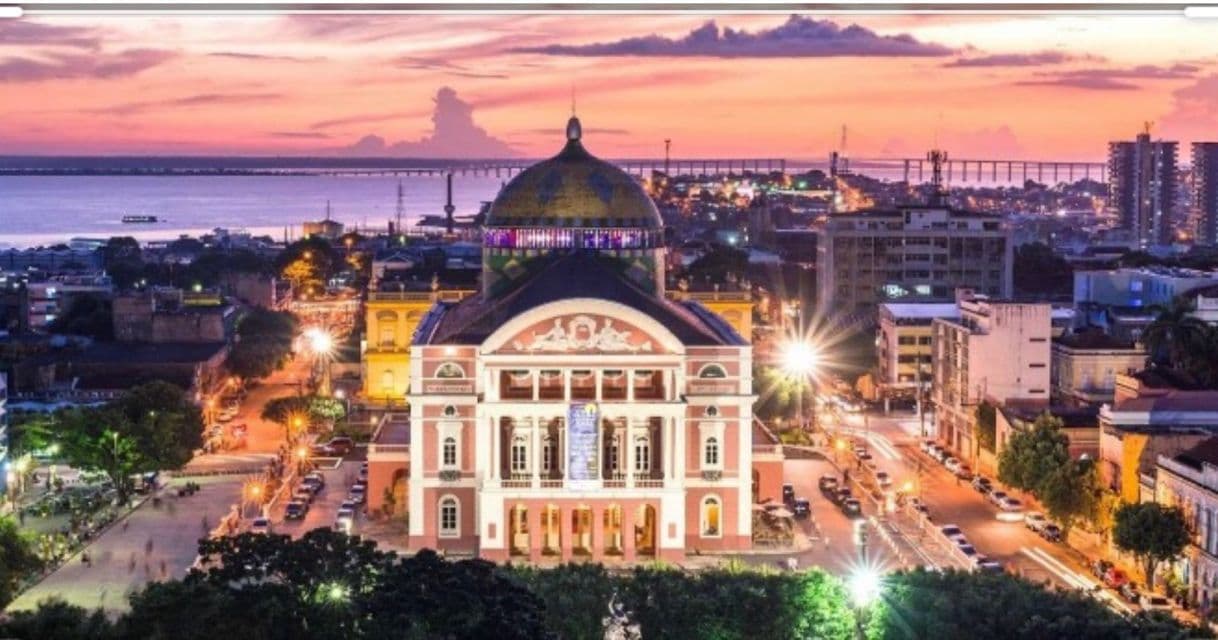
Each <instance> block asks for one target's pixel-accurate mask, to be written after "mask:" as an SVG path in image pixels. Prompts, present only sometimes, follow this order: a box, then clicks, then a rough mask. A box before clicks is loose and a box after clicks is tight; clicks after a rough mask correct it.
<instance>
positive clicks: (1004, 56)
mask: <svg viewBox="0 0 1218 640" xmlns="http://www.w3.org/2000/svg"><path fill="white" fill-rule="evenodd" d="M1079 60H1090V61H1099V60H1100V58H1098V57H1095V56H1075V55H1071V54H1068V53H1066V52H1064V51H1035V52H1032V53H995V54H990V55H985V56H978V57H975V58H957V59H955V60H953V61H951V62H948V63H947V64H944V65H943V66H945V67H1038V66H1042V65H1051V64H1064V63H1067V62H1076V61H1079Z"/></svg>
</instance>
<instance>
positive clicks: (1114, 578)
mask: <svg viewBox="0 0 1218 640" xmlns="http://www.w3.org/2000/svg"><path fill="white" fill-rule="evenodd" d="M1126 582H1129V575H1128V574H1126V573H1125V572H1124V571H1123V570H1121V569H1119V568H1117V567H1108V570H1107V571H1105V572H1104V584H1106V585H1108V586H1109V587H1110V588H1113V589H1119V588H1121V585H1123V584H1125V583H1126Z"/></svg>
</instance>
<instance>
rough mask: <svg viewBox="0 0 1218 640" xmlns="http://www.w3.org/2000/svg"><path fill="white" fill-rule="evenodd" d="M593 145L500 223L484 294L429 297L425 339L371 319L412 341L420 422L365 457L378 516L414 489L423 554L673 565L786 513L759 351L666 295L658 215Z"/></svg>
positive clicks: (574, 131) (504, 213)
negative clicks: (755, 378)
mask: <svg viewBox="0 0 1218 640" xmlns="http://www.w3.org/2000/svg"><path fill="white" fill-rule="evenodd" d="M581 137H582V135H581V131H580V124H579V121H578V120H576V119H575V118H572V119H571V121H570V122H569V123H568V126H567V141H566V146H565V147H564V148H563V149H562V151H561V152H560V153H559V154H558V155H556V156H554V157H553V158H550V159H549V160H545V161H542V162H540V163H538V164H536V165H534V166H532V167H530V168H528V169H526V170H525V171H523V172H522V173H521V174H520V175H518V176H517V177H516V178H515V179H513V180H512V181H510V182H509V183H508V184H507V185H506V186H505V187H504V188H503V190H502V192H501V193H500V194H499V196H498V198H497V199H496V200H495V201H494V203H493V204H492V205H491V207H490V210H489V213H488V215H487V218H486V221H485V228H484V230H483V231H484V247H483V276H484V279H483V282H482V287H481V290H480V291H478V292H477V293H475V294H473V295H470V296H468V297H464V298H460V299H457V298H455V297H454V298H453V299H452V300H445V299H444V297H443V296H435V297H434V298H433V300H434V302H433V303H432V305H431V306H430V309H429V310H428V311H427V312H426V313H425V314H424V315H423V316H422V318H421V319H419V320H418V321H417V326H416V325H415V323H414V322H413V321H409V320H407V319H404V318H399V317H397V316H392V317H391V315H392V312H391V311H389V310H388V309H385V308H381V309H379V310H376V311H375V312H374V311H373V309H372V302H371V301H370V305H369V307H370V308H369V332H370V335H371V333H372V332H374V331H375V332H377V337H376V340H377V343H378V344H381V345H389V347H388V348H391V349H392V348H395V347H394V346H393V345H398V344H402V342H401V341H402V339H403V338H404V337H406V336H402V335H399V333H400V332H401V331H402V330H409V332H410V333H409V335H408V340H409V382H408V391H407V392H406V395H405V400H406V402H407V403H408V404H409V413H408V414H406V413H405V412H391V413H389V414H387V418H386V420H385V422H384V426H383V427H382V429H381V436H380V437H378V439H377V440H376V441H375V442H373V443H372V444H371V445H370V447H369V453H368V461H369V489H368V496H369V508H370V509H377V508H380V507H382V506H384V504H385V501H384V499H383V497H382V496H383V495H393V494H394V492H395V491H399V490H400V491H402V494H403V495H402V499H401V500H395V501H394V503H396V504H397V505H399V506H398V510H399V511H400V510H401V508H402V507H403V506H404V507H405V510H406V511H407V512H408V513H409V536H408V541H407V544H408V545H409V547H411V548H423V547H431V548H441V549H446V550H450V551H455V552H470V553H475V554H477V555H479V556H481V557H485V558H490V559H497V560H506V559H508V558H515V559H521V560H523V559H527V560H539V559H541V558H543V557H547V556H553V557H554V558H561V559H570V558H571V557H573V556H588V557H590V558H593V559H597V560H600V559H613V558H618V559H621V560H623V561H633V560H635V559H637V558H664V559H668V560H678V561H679V560H681V559H683V558H684V557H685V553H686V551H687V550H691V549H699V550H740V549H746V548H748V547H750V546H751V543H752V536H751V531H752V509H751V508H750V505H751V504H753V503H754V502H759V501H760V500H762V499H765V498H775V499H778V498H780V497H781V452H780V450H779V449H776V448H774V447H773V446H771V445H767V447H768V448H762V449H757V448H755V447H754V436H755V435H756V434H757V433H758V429H760V430H761V431H764V428H762V427H760V426H759V425H758V424H757V423H755V421H754V420H753V415H752V405H753V401H754V396H753V393H752V373H751V372H752V351H751V347H750V345H749V342H748V340H746V339H745V338H744V337H742V336H741V335H739V334H738V333H737V332H736V330H735V329H733V327H732V325H731V324H729V323H728V322H726V321H724V320H723V319H722V318H721V317H719V316H718V315H717V314H715V313H713V312H712V311H710V310H709V309H708V308H707V307H704V306H703V305H701V304H699V303H697V302H694V301H690V300H671V299H669V298H668V297H667V296H666V295H665V294H664V291H663V287H662V282H663V272H662V271H663V264H664V261H663V251H664V249H663V245H662V235H663V225H662V222H661V219H660V216H659V214H658V212H657V211H656V208H655V205H654V204H653V203H652V202H651V199H650V198H649V197H648V195H647V193H646V192H645V191H644V190H643V189H642V187H641V186H640V185H639V184H638V183H637V182H636V181H635V180H634V179H632V178H631V177H630V176H629V175H627V174H626V173H625V172H623V171H621V170H620V169H618V168H617V167H615V166H613V165H611V164H609V163H607V162H604V161H602V160H598V159H596V158H595V157H593V156H592V155H591V154H589V153H588V152H587V151H586V150H585V149H584V147H583V143H582V140H581ZM370 344H371V341H370ZM369 375H371V376H376V375H378V374H377V373H376V372H374V371H365V376H369ZM390 383H392V380H391V381H390ZM395 433H396V434H397V435H396V436H395V435H394V434H395ZM395 438H396V439H395ZM395 487H404V488H403V489H395ZM386 489H389V491H388V492H386ZM403 502H404V503H405V504H404V505H403Z"/></svg>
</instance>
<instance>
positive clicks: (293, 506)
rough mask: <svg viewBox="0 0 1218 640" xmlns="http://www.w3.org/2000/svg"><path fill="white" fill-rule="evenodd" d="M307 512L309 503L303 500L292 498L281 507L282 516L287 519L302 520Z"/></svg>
mask: <svg viewBox="0 0 1218 640" xmlns="http://www.w3.org/2000/svg"><path fill="white" fill-rule="evenodd" d="M308 512H309V503H307V502H305V501H303V500H293V501H291V502H289V503H288V505H287V506H286V507H284V508H283V517H284V518H285V519H287V520H303V519H304V517H305V514H307V513H308Z"/></svg>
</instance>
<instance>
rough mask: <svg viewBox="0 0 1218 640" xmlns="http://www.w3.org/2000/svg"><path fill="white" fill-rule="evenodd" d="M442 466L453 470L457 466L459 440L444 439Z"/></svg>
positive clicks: (452, 438) (450, 437)
mask: <svg viewBox="0 0 1218 640" xmlns="http://www.w3.org/2000/svg"><path fill="white" fill-rule="evenodd" d="M440 464H442V465H443V466H445V467H448V468H452V467H455V466H457V439H456V438H454V437H452V436H449V437H447V438H445V439H444V445H443V447H441V459H440Z"/></svg>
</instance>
